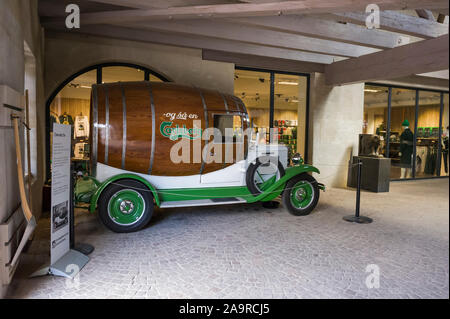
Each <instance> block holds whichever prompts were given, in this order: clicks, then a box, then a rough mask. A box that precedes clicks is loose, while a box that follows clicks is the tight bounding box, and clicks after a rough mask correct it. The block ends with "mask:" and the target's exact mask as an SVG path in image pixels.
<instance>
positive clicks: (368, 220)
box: [343, 158, 373, 224]
mask: <svg viewBox="0 0 450 319" xmlns="http://www.w3.org/2000/svg"><path fill="white" fill-rule="evenodd" d="M352 165H353V164H352ZM356 165H358V175H357V185H356V208H355V215H354V216H353V215H348V216H344V217H343V219H344V220H345V221H348V222H352V223H358V224H370V223H371V222H372V221H373V220H372V218H369V217H366V216H360V214H359V210H360V206H361V172H362V161H361V159H360V158H358V163H357V164H356Z"/></svg>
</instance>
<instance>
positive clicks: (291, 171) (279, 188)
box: [247, 165, 320, 203]
mask: <svg viewBox="0 0 450 319" xmlns="http://www.w3.org/2000/svg"><path fill="white" fill-rule="evenodd" d="M308 172H314V173H317V174H320V171H319V169H318V168H316V167H314V166H312V165H298V166H292V167H288V168H287V169H286V172H285V174H284V176H283V177H282V178H280V179H279V180H278V181H277V182H276V183H275V184H273V185H271V186H270V187H268V188H267V189H266V190H265V191H264V192H263V193H261V194H259V195H258V196H255V197H251V198H247V202H249V203H254V202H259V201H261V202H266V201H270V200H273V199H274V198H276V197H277V196H279V195H280V194H281V193H282V192H283V189H284V186H285V185H286V183H287V181H288V180H290V179H291V178H292V177H294V176H296V175H300V174H303V173H308Z"/></svg>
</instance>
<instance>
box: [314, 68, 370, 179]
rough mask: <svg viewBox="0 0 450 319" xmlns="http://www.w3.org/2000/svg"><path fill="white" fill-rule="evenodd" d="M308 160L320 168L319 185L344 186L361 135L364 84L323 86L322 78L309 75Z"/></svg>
mask: <svg viewBox="0 0 450 319" xmlns="http://www.w3.org/2000/svg"><path fill="white" fill-rule="evenodd" d="M310 94H311V103H310V118H309V122H310V130H309V152H310V153H309V154H310V155H309V157H310V158H309V160H310V162H311V163H312V164H313V165H315V166H317V167H318V168H319V169H320V172H321V174H320V175H318V179H319V181H320V182H322V183H324V184H325V185H327V186H328V187H345V186H346V184H347V172H348V161H349V159H350V157H351V154H357V153H358V135H359V134H360V133H362V124H363V110H364V84H363V83H360V84H352V85H343V86H335V87H331V86H327V85H325V79H324V75H323V74H321V73H314V74H312V75H311V92H310Z"/></svg>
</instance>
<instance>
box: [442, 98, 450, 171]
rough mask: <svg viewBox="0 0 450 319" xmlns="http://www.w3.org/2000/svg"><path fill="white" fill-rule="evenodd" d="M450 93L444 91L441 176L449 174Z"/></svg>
mask: <svg viewBox="0 0 450 319" xmlns="http://www.w3.org/2000/svg"><path fill="white" fill-rule="evenodd" d="M448 116H449V114H448V93H444V109H443V113H442V146H441V147H442V160H441V176H448V171H449V154H448V151H449V149H448V138H449V132H448V121H449V119H448Z"/></svg>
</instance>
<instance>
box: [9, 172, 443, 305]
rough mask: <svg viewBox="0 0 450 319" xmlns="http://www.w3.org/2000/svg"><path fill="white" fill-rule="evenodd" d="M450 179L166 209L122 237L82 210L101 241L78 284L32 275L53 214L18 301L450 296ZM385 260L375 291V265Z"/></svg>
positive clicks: (87, 227) (15, 294) (81, 230)
mask: <svg viewBox="0 0 450 319" xmlns="http://www.w3.org/2000/svg"><path fill="white" fill-rule="evenodd" d="M448 186H449V182H448V179H440V180H425V181H415V182H403V183H398V182H397V183H391V192H390V193H384V194H375V193H369V192H364V193H363V194H362V206H361V212H362V214H363V215H367V216H370V217H372V218H374V223H372V224H368V225H356V224H351V223H347V222H345V221H343V220H342V217H343V216H344V215H348V214H353V212H354V205H355V192H354V191H353V190H348V189H330V190H327V192H326V193H321V199H320V201H319V205H318V207H317V208H316V210H315V212H313V214H311V215H309V216H302V217H296V216H292V215H290V214H289V213H288V212H287V211H286V210H285V209H284V208H282V207H281V206H280V208H278V209H266V208H263V207H261V205H259V204H252V205H234V206H217V207H202V208H188V209H168V210H158V211H156V212H155V215H154V218H153V220H152V222H151V223H150V225H149V226H148V227H147V228H146V229H144V230H142V231H140V232H137V233H131V234H115V233H112V232H110V231H109V230H107V229H106V228H105V227H103V225H101V224H100V222H99V221H98V218H97V216H96V215H90V214H88V213H85V212H77V214H76V234H77V240H78V241H80V242H86V243H90V244H92V245H94V246H95V251H94V252H93V253H92V254H91V255H90V257H91V260H90V262H89V263H88V264H87V265H86V267H85V268H84V269H83V270H82V272H81V273H80V275H79V278H78V280H76V281H67V280H66V279H64V278H57V277H49V276H47V277H41V278H33V279H28V278H27V276H28V275H29V274H30V273H31V272H32V271H33V270H36V268H37V267H38V266H39V265H40V264H41V263H44V262H45V261H47V260H48V258H49V257H48V250H49V249H48V236H49V220H48V218H43V219H41V220H40V222H39V226H38V232H37V234H36V237H35V240H34V241H33V244H32V245H31V247H30V248H29V250H28V252H27V254H25V255H24V256H23V259H22V261H21V264H20V266H19V269H18V272H17V274H16V276H15V278H14V280H13V283H12V284H11V286H10V289H9V292H8V295H7V297H9V298H449V187H448ZM370 264H375V265H376V267H378V268H379V274H380V278H379V284H380V286H379V288H371V289H369V288H368V287H367V286H366V278H367V276H369V275H370V273H368V272H366V267H367V265H370Z"/></svg>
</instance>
